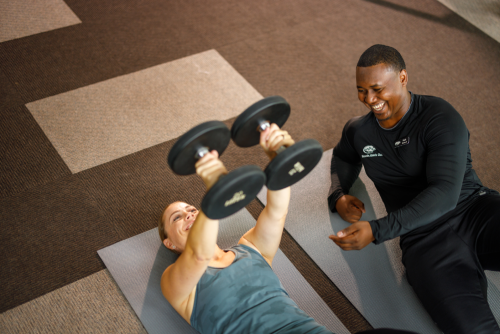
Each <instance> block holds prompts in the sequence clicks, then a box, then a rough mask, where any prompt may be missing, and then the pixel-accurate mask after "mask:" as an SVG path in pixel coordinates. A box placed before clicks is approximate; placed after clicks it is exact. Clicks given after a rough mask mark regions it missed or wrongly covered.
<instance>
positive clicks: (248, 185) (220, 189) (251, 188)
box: [201, 165, 266, 219]
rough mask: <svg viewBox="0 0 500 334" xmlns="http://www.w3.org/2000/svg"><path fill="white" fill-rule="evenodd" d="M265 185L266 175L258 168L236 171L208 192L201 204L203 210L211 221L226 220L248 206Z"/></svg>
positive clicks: (245, 168) (252, 166)
mask: <svg viewBox="0 0 500 334" xmlns="http://www.w3.org/2000/svg"><path fill="white" fill-rule="evenodd" d="M265 183H266V175H265V174H264V172H263V171H262V170H261V169H260V168H259V167H258V166H255V165H248V166H243V167H240V168H238V169H235V170H233V171H232V172H230V173H229V174H227V175H224V176H222V177H221V178H220V179H219V181H217V183H216V184H214V185H213V186H212V188H210V189H209V190H208V192H207V193H206V194H205V197H204V198H203V200H202V202H201V210H202V211H203V212H204V213H205V215H206V216H207V217H208V218H211V219H222V218H226V217H228V216H230V215H232V214H233V213H236V212H237V211H239V210H241V209H242V208H244V207H245V206H246V205H248V204H249V203H250V202H251V201H252V200H253V199H254V198H255V196H257V194H258V193H259V191H260V190H261V189H262V187H263V186H264V184H265Z"/></svg>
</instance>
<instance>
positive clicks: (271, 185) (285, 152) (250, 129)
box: [231, 96, 323, 190]
mask: <svg viewBox="0 0 500 334" xmlns="http://www.w3.org/2000/svg"><path fill="white" fill-rule="evenodd" d="M289 116H290V105H289V104H288V102H287V101H286V100H285V99H284V98H282V97H281V96H270V97H266V98H264V99H262V100H260V101H258V102H256V103H254V104H252V105H251V106H250V107H248V108H247V109H246V110H245V111H244V112H243V113H241V114H240V115H239V116H238V117H237V118H236V120H235V121H234V123H233V126H232V128H231V137H232V138H233V141H234V142H235V143H236V145H238V146H240V147H250V146H254V145H257V144H258V143H259V142H260V132H262V131H264V130H265V129H267V128H268V127H269V126H270V125H271V124H272V123H276V125H278V126H279V127H280V128H281V127H282V126H283V124H285V122H286V121H287V119H288V117H289ZM276 153H277V155H276V157H275V158H274V159H273V160H272V161H271V162H270V163H269V165H267V167H266V169H265V171H264V172H265V174H266V178H267V184H266V185H267V188H268V189H270V190H280V189H283V188H286V187H289V186H291V185H292V184H294V183H296V182H298V181H300V180H301V179H302V178H304V176H306V175H307V174H308V173H309V172H310V171H311V170H313V168H314V167H315V166H316V165H317V164H318V162H319V161H320V160H321V157H322V155H323V148H322V147H321V144H320V143H319V142H318V141H316V140H314V139H305V140H302V141H300V142H297V143H295V144H294V145H292V146H290V147H288V148H285V147H284V146H282V147H280V148H279V149H278V150H277V151H276Z"/></svg>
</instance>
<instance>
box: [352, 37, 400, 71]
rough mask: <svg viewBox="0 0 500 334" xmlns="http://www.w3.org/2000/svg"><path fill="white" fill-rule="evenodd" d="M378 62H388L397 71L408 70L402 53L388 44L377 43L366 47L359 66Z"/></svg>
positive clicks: (368, 65) (373, 64) (367, 65)
mask: <svg viewBox="0 0 500 334" xmlns="http://www.w3.org/2000/svg"><path fill="white" fill-rule="evenodd" d="M378 64H387V65H388V66H389V67H391V69H392V70H394V71H395V72H398V73H399V72H401V70H406V64H405V61H404V60H403V57H401V54H400V53H399V52H398V50H396V49H395V48H392V47H390V46H387V45H382V44H375V45H373V46H370V47H369V48H368V49H366V51H365V52H363V54H362V55H361V57H359V61H358V65H357V66H358V67H370V66H375V65H378Z"/></svg>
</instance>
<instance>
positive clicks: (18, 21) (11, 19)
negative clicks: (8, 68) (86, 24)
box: [0, 0, 82, 42]
mask: <svg viewBox="0 0 500 334" xmlns="http://www.w3.org/2000/svg"><path fill="white" fill-rule="evenodd" d="M0 13H2V14H1V15H0V42H5V41H9V40H12V39H16V38H21V37H26V36H30V35H34V34H38V33H41V32H46V31H50V30H54V29H59V28H63V27H67V26H71V25H74V24H79V23H82V21H80V19H79V18H78V17H77V16H76V15H75V13H73V12H72V11H71V9H70V8H69V7H68V5H67V4H66V3H65V2H64V1H62V0H43V1H37V0H15V1H12V0H0Z"/></svg>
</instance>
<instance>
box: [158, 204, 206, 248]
mask: <svg viewBox="0 0 500 334" xmlns="http://www.w3.org/2000/svg"><path fill="white" fill-rule="evenodd" d="M198 212H199V211H198V210H197V209H196V208H195V207H194V206H192V205H189V204H187V203H184V202H174V203H172V204H170V205H169V206H168V207H167V209H166V210H165V212H164V213H163V222H164V224H165V232H166V235H167V236H168V238H166V239H165V240H164V241H163V244H164V245H165V246H166V247H167V248H169V249H172V250H175V251H178V252H182V251H183V250H184V248H185V247H186V241H187V237H188V234H189V231H190V229H191V226H192V225H193V223H194V221H195V220H196V217H197V216H198Z"/></svg>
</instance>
